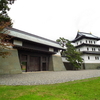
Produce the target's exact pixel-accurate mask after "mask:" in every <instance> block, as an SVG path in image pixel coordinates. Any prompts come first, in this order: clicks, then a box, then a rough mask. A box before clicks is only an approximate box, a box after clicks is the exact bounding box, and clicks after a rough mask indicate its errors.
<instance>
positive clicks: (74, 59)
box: [57, 37, 83, 69]
mask: <svg viewBox="0 0 100 100" xmlns="http://www.w3.org/2000/svg"><path fill="white" fill-rule="evenodd" d="M57 42H58V43H59V44H60V45H61V46H62V47H66V50H65V51H63V53H62V54H63V55H65V56H66V59H67V61H69V62H70V63H71V64H72V65H73V67H74V69H78V68H80V65H81V63H82V62H83V59H82V58H81V53H80V52H78V51H76V48H75V47H74V46H73V45H72V44H71V42H70V41H69V40H68V39H64V38H61V37H60V39H57Z"/></svg>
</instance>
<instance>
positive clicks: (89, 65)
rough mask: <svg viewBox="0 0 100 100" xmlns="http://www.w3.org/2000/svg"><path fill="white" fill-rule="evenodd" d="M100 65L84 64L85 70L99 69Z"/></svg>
mask: <svg viewBox="0 0 100 100" xmlns="http://www.w3.org/2000/svg"><path fill="white" fill-rule="evenodd" d="M98 66H100V63H84V67H85V69H97V67H98Z"/></svg>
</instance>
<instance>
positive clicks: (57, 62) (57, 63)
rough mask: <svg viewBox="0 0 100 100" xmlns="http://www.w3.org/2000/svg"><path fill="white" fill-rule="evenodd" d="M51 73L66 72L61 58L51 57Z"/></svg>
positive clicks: (57, 56)
mask: <svg viewBox="0 0 100 100" xmlns="http://www.w3.org/2000/svg"><path fill="white" fill-rule="evenodd" d="M49 71H66V68H65V66H64V64H63V62H62V58H61V56H59V55H52V56H51V57H50V61H49Z"/></svg>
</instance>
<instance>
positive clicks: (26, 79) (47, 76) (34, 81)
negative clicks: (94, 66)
mask: <svg viewBox="0 0 100 100" xmlns="http://www.w3.org/2000/svg"><path fill="white" fill-rule="evenodd" d="M98 76H100V70H78V71H57V72H54V71H47V72H46V71H45V72H26V73H23V74H16V75H0V85H39V84H55V83H63V82H68V81H74V80H79V79H85V78H91V77H98Z"/></svg>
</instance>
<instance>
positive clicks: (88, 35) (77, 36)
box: [72, 32, 100, 42]
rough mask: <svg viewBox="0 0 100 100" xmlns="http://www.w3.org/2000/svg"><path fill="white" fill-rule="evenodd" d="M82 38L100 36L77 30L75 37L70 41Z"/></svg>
mask: <svg viewBox="0 0 100 100" xmlns="http://www.w3.org/2000/svg"><path fill="white" fill-rule="evenodd" d="M82 38H88V39H95V40H100V37H97V36H94V35H92V34H91V33H85V32H77V35H76V37H75V39H74V40H72V42H76V41H78V40H80V39H82Z"/></svg>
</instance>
